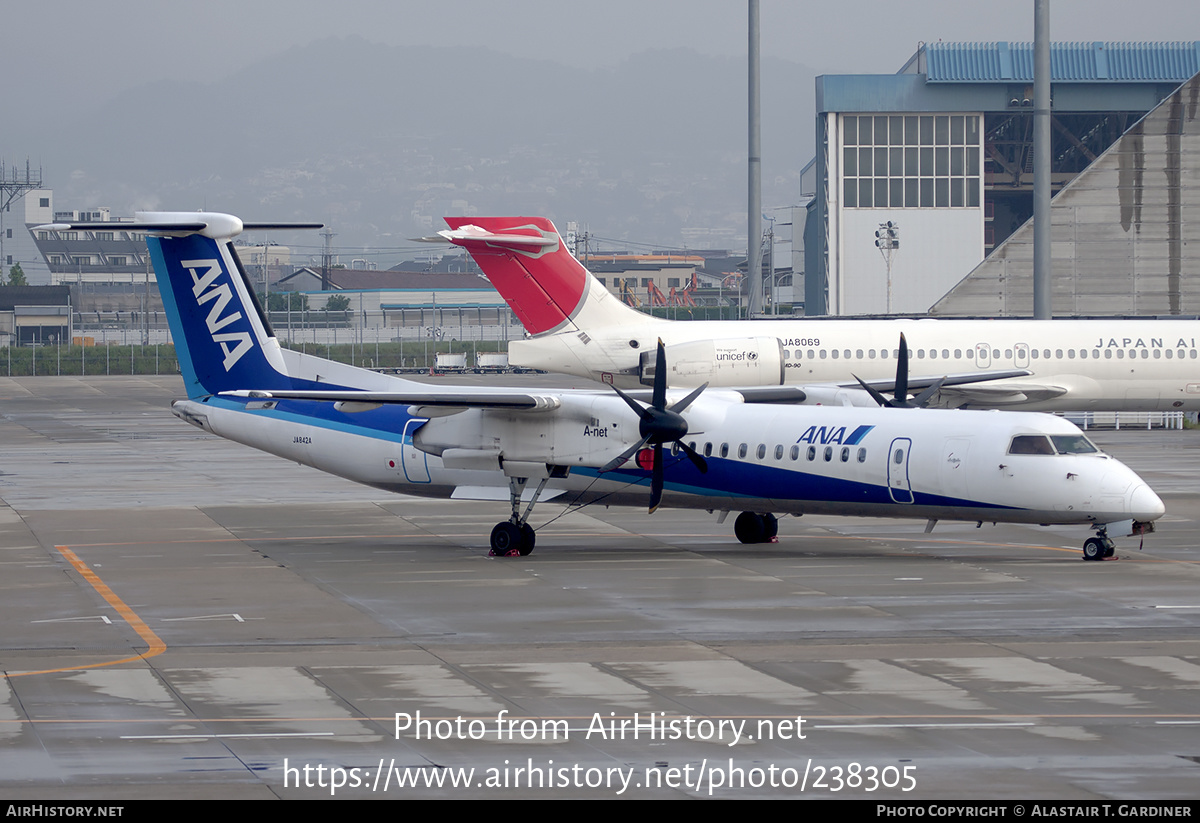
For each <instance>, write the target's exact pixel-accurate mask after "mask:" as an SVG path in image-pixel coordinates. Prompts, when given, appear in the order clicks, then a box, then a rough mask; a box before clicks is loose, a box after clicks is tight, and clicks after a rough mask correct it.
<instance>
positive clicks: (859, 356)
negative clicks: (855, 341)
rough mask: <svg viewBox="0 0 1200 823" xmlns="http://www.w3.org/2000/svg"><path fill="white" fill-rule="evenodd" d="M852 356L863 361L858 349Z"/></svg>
mask: <svg viewBox="0 0 1200 823" xmlns="http://www.w3.org/2000/svg"><path fill="white" fill-rule="evenodd" d="M854 356H855V357H857V358H858V359H859V360H862V359H863V356H862V349H858V350H857V351H855V352H854Z"/></svg>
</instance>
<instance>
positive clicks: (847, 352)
mask: <svg viewBox="0 0 1200 823" xmlns="http://www.w3.org/2000/svg"><path fill="white" fill-rule="evenodd" d="M842 354H843V355H844V356H845V358H846V359H847V360H849V359H850V350H849V349H846V350H845V351H844V352H842Z"/></svg>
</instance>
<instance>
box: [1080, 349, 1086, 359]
mask: <svg viewBox="0 0 1200 823" xmlns="http://www.w3.org/2000/svg"><path fill="white" fill-rule="evenodd" d="M1079 359H1080V360H1087V349H1080V350H1079Z"/></svg>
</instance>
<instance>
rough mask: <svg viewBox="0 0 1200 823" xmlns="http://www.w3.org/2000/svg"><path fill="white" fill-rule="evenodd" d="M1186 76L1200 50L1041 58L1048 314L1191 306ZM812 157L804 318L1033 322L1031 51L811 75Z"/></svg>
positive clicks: (1196, 247) (1060, 48)
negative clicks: (1027, 318) (1047, 123)
mask: <svg viewBox="0 0 1200 823" xmlns="http://www.w3.org/2000/svg"><path fill="white" fill-rule="evenodd" d="M1197 72H1200V41H1193V42H1180V43H1054V44H1052V45H1051V75H1052V98H1053V100H1052V109H1053V120H1052V139H1053V146H1052V150H1051V156H1052V161H1053V167H1052V170H1051V185H1052V188H1053V191H1054V193H1055V197H1054V200H1053V201H1052V211H1053V217H1052V223H1053V234H1054V241H1053V252H1052V258H1053V267H1054V278H1055V286H1054V311H1055V313H1056V314H1091V315H1094V314H1115V315H1128V314H1135V313H1136V314H1167V313H1179V312H1180V311H1184V312H1186V311H1188V309H1187V308H1186V307H1187V306H1188V305H1192V304H1196V307H1195V308H1193V309H1191V310H1190V311H1191V312H1193V313H1194V312H1196V311H1198V310H1200V302H1198V301H1200V289H1197V290H1196V296H1195V297H1194V298H1192V299H1191V301H1189V300H1188V299H1187V298H1186V297H1184V296H1182V295H1181V294H1176V293H1177V292H1180V290H1181V288H1182V287H1181V286H1180V285H1179V276H1178V273H1179V272H1180V271H1182V270H1185V269H1186V268H1187V254H1188V252H1187V241H1188V240H1189V239H1191V240H1192V245H1191V248H1192V251H1191V254H1192V260H1193V261H1194V262H1200V242H1198V241H1200V237H1194V236H1191V235H1194V234H1196V233H1197V232H1200V228H1197V226H1200V210H1197V209H1198V207H1200V190H1198V189H1200V177H1198V176H1197V171H1198V170H1200V146H1197V145H1194V143H1195V140H1196V137H1195V134H1196V132H1197V131H1198V130H1197V128H1196V122H1195V116H1196V111H1197V89H1198V88H1200V85H1198V84H1200V78H1196V75H1197ZM1181 84H1183V85H1182V86H1181ZM817 146H818V149H817V156H816V158H815V161H814V167H815V174H816V179H817V181H818V183H817V187H816V195H815V196H814V198H813V199H812V201H811V202H810V203H809V204H808V207H807V216H806V221H805V234H804V244H805V252H804V254H805V272H806V278H805V303H806V314H809V315H819V314H831V315H855V314H883V313H907V314H923V313H925V312H927V311H929V310H930V309H931V307H934V310H935V311H936V312H937V313H940V314H953V315H964V314H971V315H975V314H979V315H989V316H1002V315H1029V314H1031V313H1032V282H1031V280H1030V275H1029V273H1028V272H1029V270H1030V269H1031V264H1030V263H1029V261H1030V260H1031V259H1032V222H1031V216H1032V213H1033V44H1032V43H1008V42H997V43H930V44H925V45H922V46H921V47H920V49H918V51H917V53H916V54H915V55H914V56H913V57H912V59H911V60H910V61H909V62H908V63H907V64H906V65H905V66H904V68H903V69H901V71H900V72H899V73H898V74H895V75H826V76H822V77H818V78H817ZM1189 213H1190V214H1192V215H1194V216H1195V218H1196V219H1193V220H1192V221H1191V225H1192V228H1191V229H1190V230H1189V228H1188V225H1189V221H1188V219H1187V215H1188V214H1189ZM889 223H890V224H891V225H890V226H889V225H888V224H889ZM1189 231H1190V234H1189ZM879 235H882V236H879ZM877 240H878V241H880V242H879V243H878V244H877V242H876V241H877ZM889 246H890V248H889ZM1193 268H1195V266H1194V265H1193ZM1172 272H1175V274H1172ZM968 274H969V276H968ZM1172 278H1174V279H1172ZM1085 281H1086V282H1085ZM1172 290H1174V291H1172ZM1172 294H1174V295H1175V296H1172Z"/></svg>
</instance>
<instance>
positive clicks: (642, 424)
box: [600, 340, 708, 514]
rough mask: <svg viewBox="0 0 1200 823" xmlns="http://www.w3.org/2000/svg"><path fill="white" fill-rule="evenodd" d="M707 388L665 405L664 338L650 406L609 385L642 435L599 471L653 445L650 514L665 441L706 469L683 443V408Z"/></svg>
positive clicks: (659, 485)
mask: <svg viewBox="0 0 1200 823" xmlns="http://www.w3.org/2000/svg"><path fill="white" fill-rule="evenodd" d="M706 388H708V384H707V383H705V384H704V385H703V386H700V387H698V388H696V389H693V390H692V392H691V393H690V394H688V396H687V397H685V398H683V399H682V400H680V401H679V402H678V403H676V404H674V405H673V406H671V407H670V408H667V353H666V347H665V346H664V345H663V341H662V340H659V341H658V353H657V355H656V359H655V367H654V392H653V394H652V396H651V399H650V405H649V406H643V405H642V404H641V403H639V402H638V401H636V400H634V399H633V398H632V397H630V396H629V395H627V394H625V392H623V391H621V390H620V389H618V388H617V387H616V386H613V387H612V390H613V391H615V392H616V393H617V394H618V395H619V396H620V398H621V399H622V400H624V401H625V403H626V404H627V405H628V406H629V408H631V409H633V411H634V413H635V414H636V415H637V416H638V434H640V435H641V438H640V439H639V440H638V442H637V443H636V444H634V445H633V446H632V447H630V448H628V449H626V450H625V451H624V452H622V453H621V454H619V455H617V456H616V457H614V458H613V459H612V460H610V461H608V462H607V463H605V464H604V465H603V466H602V467H601V468H600V471H602V472H607V471H612V470H613V469H615V468H617V467H618V466H620V465H621V464H623V463H624V462H625V461H626V460H628V459H629V458H631V457H633V456H634V455H635V454H637V453H638V452H639V451H641V450H642V449H643V448H645V447H646V446H653V447H654V464H653V467H652V469H651V477H650V513H651V514H654V511H655V509H657V508H658V504H659V503H661V502H662V492H663V446H664V445H665V444H671V443H674V444H676V445H678V446H679V448H680V450H681V451H682V452H683V453H684V454H685V455H687V458H688V459H689V460H691V461H692V465H694V466H695V467H696V469H697V470H698V471H700V472H707V471H708V463H706V462H705V460H704V458H703V457H701V456H700V455H699V454H698V453H697V452H696V450H695V449H693V448H692V447H691V446H689V445H688V444H687V443H684V442H683V438H684V437H686V436H687V433H688V424H687V421H686V420H684V419H683V411H684V410H685V409H686V408H687V407H688V406H690V405H691V404H692V401H694V400H695V399H696V398H697V397H699V396H700V392H702V391H704V390H705V389H706Z"/></svg>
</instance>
